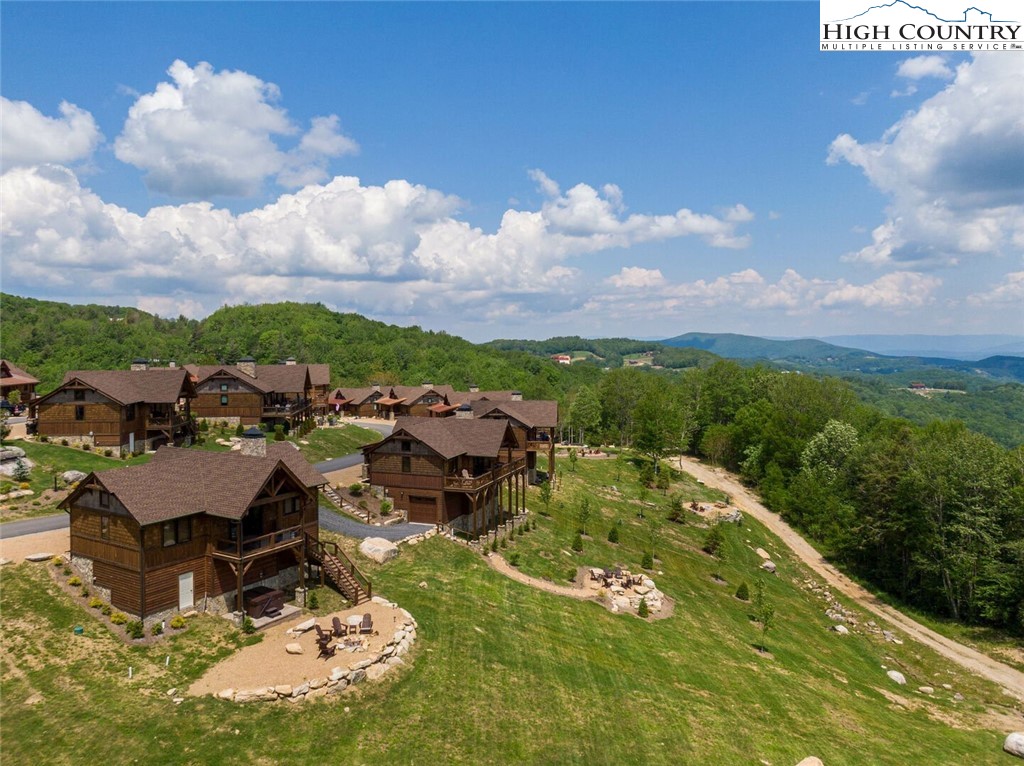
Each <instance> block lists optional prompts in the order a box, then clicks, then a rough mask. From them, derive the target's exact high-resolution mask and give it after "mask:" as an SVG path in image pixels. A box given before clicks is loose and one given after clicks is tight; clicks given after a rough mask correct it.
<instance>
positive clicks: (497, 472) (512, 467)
mask: <svg viewBox="0 0 1024 766" xmlns="http://www.w3.org/2000/svg"><path fill="white" fill-rule="evenodd" d="M525 467H526V458H522V457H520V458H516V459H515V460H513V461H512V462H510V463H501V464H500V465H496V466H495V467H494V468H492V469H491V470H490V471H487V472H486V473H482V474H480V475H479V476H445V477H444V486H445V489H462V490H476V489H480V488H481V487H486V486H487V485H488V484H492V483H494V482H498V481H501V480H502V479H505V478H508V477H509V476H511V475H512V474H514V473H515V472H516V471H521V470H522V469H524V468H525Z"/></svg>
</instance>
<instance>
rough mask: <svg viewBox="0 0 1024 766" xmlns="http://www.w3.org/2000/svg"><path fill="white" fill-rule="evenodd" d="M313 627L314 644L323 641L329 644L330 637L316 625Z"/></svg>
mask: <svg viewBox="0 0 1024 766" xmlns="http://www.w3.org/2000/svg"><path fill="white" fill-rule="evenodd" d="M313 627H314V628H316V642H317V643H318V644H319V643H322V642H325V641H328V642H329V641H330V640H331V638H332V636H331V634H330V633H329V632H328V631H325V630H324V629H323V628H321V627H320V626H319V625H318V624H316V623H313Z"/></svg>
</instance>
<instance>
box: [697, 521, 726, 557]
mask: <svg viewBox="0 0 1024 766" xmlns="http://www.w3.org/2000/svg"><path fill="white" fill-rule="evenodd" d="M724 542H725V535H724V534H723V533H722V526H721V524H713V525H712V527H711V529H709V530H708V533H707V534H706V535H705V536H704V545H703V548H702V550H703V551H704V552H705V553H707V554H710V555H712V556H715V557H717V558H719V559H721V558H723V557H724V556H723V551H722V544H723V543H724Z"/></svg>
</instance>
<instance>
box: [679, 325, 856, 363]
mask: <svg viewBox="0 0 1024 766" xmlns="http://www.w3.org/2000/svg"><path fill="white" fill-rule="evenodd" d="M661 342H662V343H663V344H665V345H666V346H677V347H681V348H700V349H704V350H705V351H710V352H711V353H713V354H717V355H718V356H724V357H728V358H730V359H772V360H775V359H794V360H795V359H805V360H813V361H827V360H831V359H837V358H844V359H845V358H851V357H854V358H860V357H869V356H872V354H870V353H869V352H867V351H861V350H859V349H855V348H844V347H842V346H836V345H833V344H831V343H826V342H825V341H821V340H815V339H814V338H802V339H799V340H768V339H766V338H758V337H755V336H753V335H735V334H733V333H701V332H688V333H686V334H685V335H678V336H676V337H675V338H668V339H667V340H663V341H661Z"/></svg>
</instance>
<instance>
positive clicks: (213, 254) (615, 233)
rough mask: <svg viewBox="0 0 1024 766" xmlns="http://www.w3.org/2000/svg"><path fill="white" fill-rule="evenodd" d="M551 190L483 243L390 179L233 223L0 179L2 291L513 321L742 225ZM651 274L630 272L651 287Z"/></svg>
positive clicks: (426, 196) (42, 173)
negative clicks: (603, 268) (631, 264)
mask: <svg viewBox="0 0 1024 766" xmlns="http://www.w3.org/2000/svg"><path fill="white" fill-rule="evenodd" d="M534 177H535V178H536V179H537V181H538V183H539V184H540V185H541V187H542V189H547V190H548V191H549V192H551V194H550V195H548V196H547V199H546V200H545V202H544V203H543V204H542V206H541V209H540V210H536V211H524V210H508V211H506V212H505V214H504V215H503V216H502V219H501V224H500V225H499V226H498V228H497V229H496V230H495V231H493V232H486V231H484V230H482V229H480V228H478V227H474V226H471V225H470V224H469V223H467V222H466V221H464V220H460V219H459V217H458V214H459V210H460V208H461V206H462V202H461V200H460V199H459V198H457V197H455V196H452V195H447V194H444V193H442V192H439V191H436V190H433V189H429V188H427V187H425V186H420V185H414V184H411V183H409V182H407V181H402V180H398V181H390V182H388V183H386V184H384V185H383V186H364V185H362V184H361V183H360V182H359V179H357V178H351V177H337V178H334V179H333V180H332V181H330V182H329V183H327V184H324V185H316V184H312V185H307V186H305V187H303V188H302V189H300V190H299V191H297V192H295V193H292V194H284V195H282V196H281V197H280V198H279V199H278V200H276V201H275V202H274V203H272V204H269V205H267V206H265V207H262V208H259V209H255V210H251V211H249V212H245V213H241V214H238V215H235V214H233V213H231V212H230V211H228V210H224V209H218V208H215V207H214V206H213V205H212V204H211V203H209V202H197V203H189V204H183V205H178V206H170V205H168V206H162V207H154V208H152V209H151V210H149V211H148V212H147V213H146V214H145V215H144V216H140V215H137V214H135V213H132V212H130V211H128V210H125V209H123V208H121V207H118V206H117V205H112V204H108V203H105V202H104V201H103V200H102V199H100V198H99V197H98V196H97V195H96V194H95V193H93V192H92V191H90V190H89V189H87V188H83V187H82V186H81V185H80V184H79V181H78V179H77V177H76V176H75V175H74V173H72V172H71V171H70V170H67V169H66V168H60V167H56V166H47V167H45V168H33V169H18V170H15V171H11V172H9V173H7V174H5V175H4V176H3V177H2V178H0V187H2V188H0V192H2V194H3V197H4V199H5V202H6V203H7V204H6V205H5V215H4V218H3V232H2V236H3V247H4V253H5V264H6V263H7V262H16V263H18V264H19V268H18V269H11V270H10V273H9V274H7V273H5V287H7V288H8V289H22V290H25V291H27V292H29V293H35V294H38V293H39V292H41V291H44V292H47V293H50V294H53V293H54V292H57V293H60V294H62V295H65V296H72V295H76V296H80V295H86V294H90V293H92V294H102V295H107V296H139V295H145V296H149V300H150V303H149V304H148V305H151V306H152V307H154V308H156V307H164V308H165V309H166V310H169V311H170V313H178V312H179V311H187V312H188V313H191V314H198V313H202V310H201V309H200V308H199V307H200V306H202V307H204V308H205V310H212V309H213V308H216V307H217V306H219V305H221V304H222V303H223V302H224V301H225V300H226V301H228V302H241V301H254V302H255V301H269V300H280V299H286V298H290V299H307V300H322V301H324V302H327V303H329V304H331V305H340V306H344V307H347V308H351V309H353V310H358V311H363V312H366V313H373V314H376V315H382V314H384V315H391V316H399V315H407V316H408V315H422V314H431V313H436V314H448V313H450V312H451V311H453V310H460V311H463V310H464V311H466V312H467V313H468V312H471V311H472V312H474V313H476V312H484V311H487V312H492V311H493V310H494V309H495V307H496V306H497V305H499V304H500V305H506V304H516V305H517V306H519V309H517V310H519V311H522V312H528V311H531V310H533V309H536V310H539V311H549V310H550V306H551V305H552V301H551V298H552V297H553V296H558V297H559V301H558V305H559V307H566V306H570V307H571V306H573V305H578V304H579V303H580V302H581V300H582V297H581V296H582V295H583V293H584V292H585V290H586V289H587V282H588V278H587V277H585V276H583V274H582V272H581V270H580V269H579V268H577V267H576V266H575V265H574V264H573V262H572V261H573V259H577V258H582V257H585V256H587V255H588V254H592V253H596V252H599V251H602V250H607V249H609V248H628V247H630V246H631V245H633V244H636V243H639V242H646V241H651V240H655V239H668V238H676V237H683V236H686V235H688V234H697V235H699V236H701V237H703V238H704V239H705V240H706V241H708V242H711V243H712V244H716V243H723V242H724V243H725V246H733V245H734V244H735V242H736V241H738V240H740V239H742V237H741V236H740V235H738V234H737V231H736V229H737V227H738V226H739V225H741V223H742V222H743V221H746V220H749V219H750V217H751V214H750V212H749V211H748V210H747V209H746V208H745V207H743V206H742V205H737V206H735V207H733V208H730V209H729V210H728V211H727V212H726V214H725V216H724V217H722V218H718V217H715V216H712V215H703V214H697V213H693V212H691V211H688V210H680V211H679V212H677V213H676V214H673V215H663V216H662V215H629V216H626V215H624V214H623V213H622V212H621V211H622V210H624V209H625V208H624V205H623V203H622V193H621V191H620V190H618V188H617V187H612V186H605V187H604V188H603V189H602V191H601V192H600V193H599V192H598V191H597V190H596V189H594V188H592V187H589V186H586V185H584V184H579V185H576V186H574V187H572V189H570V190H569V191H567V192H566V193H565V194H564V195H563V194H562V193H561V192H560V191H558V185H557V184H555V183H554V182H553V181H550V179H547V177H546V176H543V175H542V174H541V175H537V174H535V176H534ZM659 277H660V272H658V270H656V269H642V268H633V269H624V270H623V272H621V273H620V275H619V277H618V278H619V279H620V280H623V282H622V283H623V284H624V285H625V284H627V283H628V282H632V283H633V286H636V287H642V286H651V285H654V284H656V283H657V281H658V278H659Z"/></svg>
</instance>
